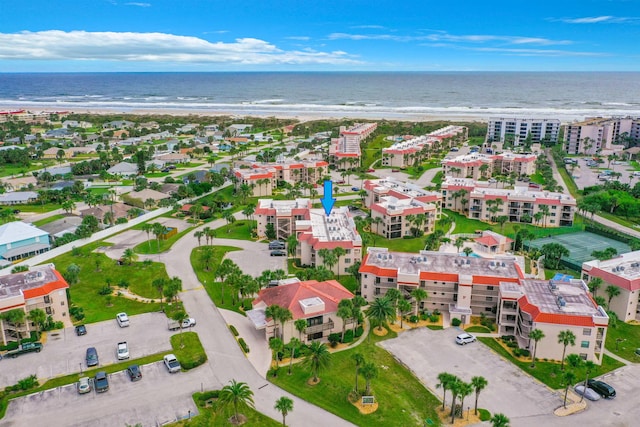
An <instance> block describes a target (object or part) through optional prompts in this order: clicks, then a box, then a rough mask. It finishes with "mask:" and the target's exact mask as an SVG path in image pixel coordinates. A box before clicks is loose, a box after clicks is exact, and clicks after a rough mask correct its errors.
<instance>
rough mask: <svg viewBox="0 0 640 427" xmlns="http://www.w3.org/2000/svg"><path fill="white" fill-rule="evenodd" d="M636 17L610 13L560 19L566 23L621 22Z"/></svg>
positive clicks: (634, 19)
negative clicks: (617, 15)
mask: <svg viewBox="0 0 640 427" xmlns="http://www.w3.org/2000/svg"><path fill="white" fill-rule="evenodd" d="M637 20H638V18H625V17H616V16H611V15H602V16H586V17H583V18H565V19H560V21H561V22H564V23H567V24H600V23H606V24H622V23H623V22H630V21H637Z"/></svg>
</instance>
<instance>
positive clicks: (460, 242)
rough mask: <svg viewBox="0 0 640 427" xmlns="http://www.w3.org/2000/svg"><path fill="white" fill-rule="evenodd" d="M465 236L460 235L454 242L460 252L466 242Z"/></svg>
mask: <svg viewBox="0 0 640 427" xmlns="http://www.w3.org/2000/svg"><path fill="white" fill-rule="evenodd" d="M465 240H466V239H465V238H464V237H458V238H457V239H456V240H455V241H454V242H453V245H454V246H455V247H456V249H457V250H458V253H460V248H462V247H463V246H464V242H465Z"/></svg>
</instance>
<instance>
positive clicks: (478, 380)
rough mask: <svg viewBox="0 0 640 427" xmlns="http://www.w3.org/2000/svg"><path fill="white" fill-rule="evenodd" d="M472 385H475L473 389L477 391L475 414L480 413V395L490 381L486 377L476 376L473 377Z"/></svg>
mask: <svg viewBox="0 0 640 427" xmlns="http://www.w3.org/2000/svg"><path fill="white" fill-rule="evenodd" d="M471 385H472V386H473V390H474V391H475V393H476V403H475V406H474V407H475V409H474V414H476V415H478V397H479V396H480V392H481V391H482V390H484V389H485V387H486V386H487V385H489V382H488V381H487V379H486V378H485V377H479V376H476V377H473V378H471Z"/></svg>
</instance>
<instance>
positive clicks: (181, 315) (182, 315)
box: [171, 310, 189, 348]
mask: <svg viewBox="0 0 640 427" xmlns="http://www.w3.org/2000/svg"><path fill="white" fill-rule="evenodd" d="M188 318H189V315H188V314H187V312H186V311H184V310H180V311H176V312H175V313H173V316H171V319H172V320H175V321H176V322H178V323H179V324H180V348H183V347H184V342H183V341H182V322H184V321H185V320H186V319H188Z"/></svg>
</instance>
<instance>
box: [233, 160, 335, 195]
mask: <svg viewBox="0 0 640 427" xmlns="http://www.w3.org/2000/svg"><path fill="white" fill-rule="evenodd" d="M238 165H240V163H238ZM243 165H244V166H248V167H245V168H241V167H235V168H233V174H234V175H235V176H236V178H237V180H236V187H240V186H241V185H243V184H247V185H249V186H250V187H251V188H252V189H253V196H254V197H262V196H270V195H271V194H273V189H274V188H276V187H277V182H278V181H284V182H287V183H289V184H291V185H296V184H297V183H299V182H300V183H305V184H311V185H315V184H316V183H317V182H318V181H319V180H321V179H322V177H323V176H324V175H325V173H327V172H328V171H329V163H327V162H325V161H324V160H302V161H296V162H286V161H283V162H273V163H249V164H246V163H244V164H243Z"/></svg>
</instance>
